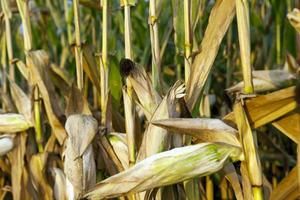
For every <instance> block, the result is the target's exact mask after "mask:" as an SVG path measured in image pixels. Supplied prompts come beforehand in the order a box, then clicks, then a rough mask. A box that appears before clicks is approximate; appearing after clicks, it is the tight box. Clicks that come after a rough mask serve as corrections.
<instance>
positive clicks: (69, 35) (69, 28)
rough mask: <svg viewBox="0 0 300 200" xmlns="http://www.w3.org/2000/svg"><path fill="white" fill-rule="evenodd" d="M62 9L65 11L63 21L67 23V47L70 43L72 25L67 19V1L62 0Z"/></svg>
mask: <svg viewBox="0 0 300 200" xmlns="http://www.w3.org/2000/svg"><path fill="white" fill-rule="evenodd" d="M64 9H65V12H64V14H65V20H66V22H67V35H68V43H69V45H70V44H71V43H72V24H71V20H70V19H69V6H68V0H64Z"/></svg>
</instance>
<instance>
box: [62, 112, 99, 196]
mask: <svg viewBox="0 0 300 200" xmlns="http://www.w3.org/2000/svg"><path fill="white" fill-rule="evenodd" d="M65 127H66V131H67V133H68V136H69V137H68V138H67V141H66V149H65V152H64V154H65V161H64V172H65V174H66V178H67V181H66V183H67V190H68V196H69V198H71V196H74V197H75V198H78V197H79V196H80V194H81V193H82V191H84V190H86V189H88V188H90V187H91V186H93V185H94V184H95V182H96V166H95V159H94V153H93V147H92V144H91V143H92V140H93V138H94V136H95V134H96V132H97V130H98V123H97V121H96V120H95V119H94V118H93V117H92V116H88V115H80V114H76V115H71V116H69V117H68V118H67V121H66V125H65ZM70 190H71V191H72V190H73V192H74V194H72V193H70Z"/></svg>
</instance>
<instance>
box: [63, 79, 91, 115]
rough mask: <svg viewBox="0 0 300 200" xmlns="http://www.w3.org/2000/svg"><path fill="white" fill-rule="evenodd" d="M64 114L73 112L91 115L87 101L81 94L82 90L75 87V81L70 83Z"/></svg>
mask: <svg viewBox="0 0 300 200" xmlns="http://www.w3.org/2000/svg"><path fill="white" fill-rule="evenodd" d="M65 114H66V116H67V117H68V116H70V115H73V114H84V115H92V112H91V110H90V108H89V104H88V101H87V100H86V99H85V97H84V96H83V94H82V91H80V90H79V89H78V88H77V86H76V84H75V83H73V84H72V87H71V91H70V94H69V96H68V101H67V107H66V110H65Z"/></svg>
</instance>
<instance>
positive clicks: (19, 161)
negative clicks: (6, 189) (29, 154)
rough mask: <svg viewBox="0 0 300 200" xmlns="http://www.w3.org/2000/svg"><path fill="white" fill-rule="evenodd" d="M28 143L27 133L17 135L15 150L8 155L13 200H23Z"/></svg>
mask: <svg viewBox="0 0 300 200" xmlns="http://www.w3.org/2000/svg"><path fill="white" fill-rule="evenodd" d="M26 142H27V134H26V133H25V132H22V133H19V134H17V135H16V136H15V137H14V148H13V149H12V151H11V152H9V153H8V154H7V156H8V159H9V161H10V164H11V183H12V195H13V199H16V200H21V199H23V194H22V190H24V189H25V185H24V184H22V176H23V168H24V165H25V162H24V157H25V153H26ZM1 149H2V148H1Z"/></svg>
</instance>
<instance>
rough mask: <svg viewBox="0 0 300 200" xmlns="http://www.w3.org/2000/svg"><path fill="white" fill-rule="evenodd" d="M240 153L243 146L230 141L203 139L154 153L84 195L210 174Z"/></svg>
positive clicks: (118, 193)
mask: <svg viewBox="0 0 300 200" xmlns="http://www.w3.org/2000/svg"><path fill="white" fill-rule="evenodd" d="M240 156H241V150H240V149H239V148H235V147H232V146H229V145H221V144H213V143H203V144H197V145H193V146H186V147H181V148H176V149H173V150H170V151H166V152H163V153H159V154H155V155H153V156H151V157H149V158H146V159H145V160H143V161H141V162H139V163H138V164H136V165H134V166H133V167H131V168H129V169H128V170H126V171H124V172H121V173H119V174H116V175H114V176H112V177H110V178H108V179H105V180H104V181H102V182H100V183H98V184H97V185H96V186H95V187H94V188H92V189H91V190H89V191H88V192H87V193H86V194H85V195H84V197H86V198H89V199H92V198H97V199H104V198H113V197H118V196H121V195H125V194H128V193H136V192H141V191H144V190H147V189H151V188H155V187H161V186H165V185H170V184H174V183H178V182H181V181H184V180H187V179H190V178H193V177H197V176H205V175H209V174H212V173H214V172H217V171H219V170H220V169H221V168H222V167H223V166H224V164H225V163H226V161H227V160H228V159H229V158H232V159H234V160H236V159H240ZM186 163H188V164H186Z"/></svg>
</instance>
